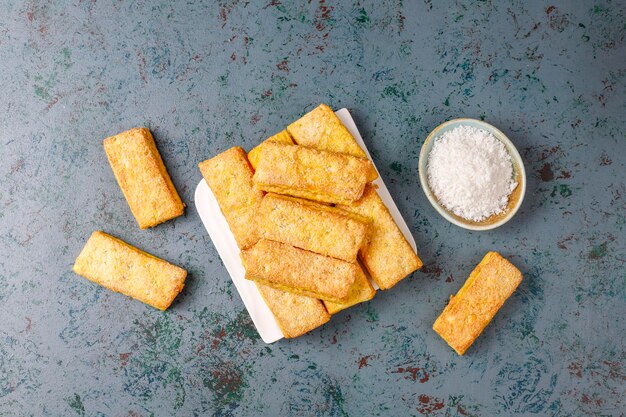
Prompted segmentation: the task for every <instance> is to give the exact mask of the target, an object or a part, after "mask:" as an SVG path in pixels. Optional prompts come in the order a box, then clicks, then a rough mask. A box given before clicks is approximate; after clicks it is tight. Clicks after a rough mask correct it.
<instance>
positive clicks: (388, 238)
mask: <svg viewBox="0 0 626 417" xmlns="http://www.w3.org/2000/svg"><path fill="white" fill-rule="evenodd" d="M337 207H339V208H341V209H344V210H348V211H352V212H354V213H357V214H360V215H361V216H364V217H366V218H368V219H370V236H369V242H368V243H367V244H365V245H364V246H363V247H362V248H361V250H360V251H359V257H360V259H361V261H362V262H363V264H364V265H365V267H366V268H367V271H368V272H369V273H370V275H371V276H372V279H373V280H374V281H375V282H376V284H378V286H379V287H380V289H382V290H387V289H389V288H391V287H393V286H394V285H396V284H397V283H398V282H399V281H401V280H402V279H403V278H404V277H406V276H407V275H409V274H410V273H412V272H414V271H416V270H418V269H420V268H421V267H422V261H421V260H420V258H419V257H418V256H417V255H416V254H415V252H414V251H413V248H412V247H411V245H410V244H409V242H407V240H406V239H405V237H404V235H403V234H402V231H400V229H399V228H398V225H397V224H396V222H395V221H394V220H393V217H391V213H389V210H388V209H387V207H386V206H385V203H383V201H382V200H381V198H380V196H379V195H378V193H377V192H376V189H375V188H374V187H373V186H372V185H368V186H367V187H366V188H365V192H364V193H363V198H361V199H360V200H359V201H357V202H356V203H354V204H352V205H349V206H346V205H338V206H337Z"/></svg>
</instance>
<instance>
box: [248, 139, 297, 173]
mask: <svg viewBox="0 0 626 417" xmlns="http://www.w3.org/2000/svg"><path fill="white" fill-rule="evenodd" d="M267 142H280V143H286V144H289V145H291V144H293V140H292V139H291V136H290V135H289V132H287V131H286V130H283V131H280V132H278V133H277V134H275V135H274V136H270V137H269V138H267V139H265V140H264V141H263V142H261V143H260V144H258V145H257V146H256V147H255V148H254V149H252V150H251V151H250V152H248V159H249V160H250V165H252V168H254V169H256V166H257V164H258V163H259V158H260V157H261V148H262V147H263V144H264V143H267Z"/></svg>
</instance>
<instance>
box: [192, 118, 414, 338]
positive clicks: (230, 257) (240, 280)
mask: <svg viewBox="0 0 626 417" xmlns="http://www.w3.org/2000/svg"><path fill="white" fill-rule="evenodd" d="M335 113H336V114H337V116H338V117H339V119H340V120H341V122H342V123H343V124H344V125H345V126H346V127H347V128H348V130H349V131H350V133H352V136H354V138H355V139H356V141H357V142H358V144H359V146H361V148H363V150H364V151H365V153H366V154H367V157H368V158H369V159H370V160H371V159H372V157H371V156H370V153H369V152H368V150H367V147H366V146H365V143H364V142H363V138H361V135H360V134H359V131H358V129H357V127H356V124H355V123H354V120H353V119H352V116H351V115H350V112H348V110H347V109H341V110H339V111H337V112H335ZM374 184H376V185H377V186H378V190H377V191H378V195H379V196H380V198H381V199H382V200H383V202H384V203H385V204H386V205H387V208H388V209H389V212H390V213H391V215H392V216H393V219H394V220H395V222H396V223H397V224H398V227H399V228H400V230H401V231H402V233H403V234H404V237H406V239H407V241H408V242H409V244H410V245H411V246H412V247H413V250H416V246H415V240H414V239H413V236H412V235H411V232H410V231H409V227H408V226H407V225H406V222H405V221H404V219H403V218H402V215H401V214H400V212H399V211H398V208H397V207H396V204H395V203H394V201H393V199H392V198H391V195H390V194H389V191H388V190H387V187H385V183H384V182H383V180H382V178H381V177H380V173H379V177H378V179H376V181H374ZM195 204H196V209H197V210H198V213H199V214H200V218H201V219H202V223H203V224H204V227H206V230H207V232H209V236H210V237H211V240H212V241H213V244H214V245H215V248H216V249H217V252H218V253H219V255H220V258H222V262H223V263H224V265H225V266H226V270H227V271H228V273H229V274H230V277H231V279H232V280H233V282H234V283H235V287H236V288H237V291H239V295H240V296H241V299H242V300H243V304H244V305H245V306H246V309H248V313H250V317H251V318H252V322H253V323H254V325H255V326H256V329H257V331H258V332H259V335H260V336H261V339H263V341H264V342H265V343H273V342H275V341H277V340H280V339H282V338H283V333H282V332H281V331H280V328H279V327H278V324H276V320H275V319H274V315H273V314H272V312H271V311H270V309H269V308H268V307H267V305H266V304H265V302H264V301H263V298H262V297H261V294H260V293H259V290H258V289H257V288H256V285H255V284H254V283H253V282H252V281H248V280H247V279H245V278H244V276H245V270H244V268H243V265H242V264H241V260H240V258H239V248H238V247H237V243H236V242H235V237H234V236H233V234H232V233H231V231H230V229H229V228H228V223H227V222H226V219H225V218H224V215H223V214H222V212H221V211H220V208H219V205H218V204H217V200H215V197H214V196H213V193H212V192H211V189H210V188H209V186H208V185H207V183H206V182H205V181H204V180H202V181H200V183H199V184H198V186H197V187H196V192H195ZM373 284H374V287H375V288H377V287H376V285H375V283H373Z"/></svg>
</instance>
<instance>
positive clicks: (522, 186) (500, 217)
mask: <svg viewBox="0 0 626 417" xmlns="http://www.w3.org/2000/svg"><path fill="white" fill-rule="evenodd" d="M461 125H465V126H472V127H476V128H478V129H483V130H486V131H487V132H489V133H491V134H492V135H493V136H494V137H495V138H496V139H498V140H499V141H500V142H502V144H504V146H505V148H506V150H507V152H508V153H509V155H510V156H511V162H512V163H513V175H514V178H515V181H516V182H517V187H516V188H515V190H513V192H512V193H511V195H510V196H509V203H508V205H507V207H506V209H505V210H504V211H503V212H502V213H500V214H496V215H492V216H490V217H488V218H486V219H484V220H482V221H479V222H475V221H472V220H467V219H464V218H462V217H460V216H457V215H456V214H454V213H452V212H451V211H449V210H448V209H446V208H445V207H444V206H443V205H442V204H441V203H439V201H438V200H437V197H436V196H435V194H434V193H433V192H432V190H431V189H430V185H429V184H428V174H427V167H428V155H429V154H430V151H431V149H432V147H433V144H434V143H435V138H436V137H438V136H440V135H441V134H443V133H444V132H446V131H448V130H452V129H454V128H455V127H458V126H461ZM419 176H420V183H421V184H422V190H424V193H425V194H426V197H427V198H428V201H430V204H432V206H433V207H434V208H435V210H437V212H439V214H441V215H442V216H443V217H444V218H445V219H446V220H448V221H449V222H450V223H453V224H456V225H457V226H459V227H463V228H465V229H469V230H490V229H495V228H496V227H499V226H502V225H503V224H504V223H506V222H508V221H509V220H511V218H512V217H513V216H514V215H515V213H517V210H519V208H520V206H521V205H522V200H524V194H525V193H526V171H525V170H524V162H523V161H522V157H521V156H520V154H519V152H517V149H516V148H515V145H513V143H512V142H511V141H510V140H509V138H507V137H506V135H505V134H504V133H502V132H501V131H500V130H499V129H497V128H496V127H494V126H492V125H490V124H489V123H486V122H483V121H481V120H476V119H466V118H463V119H454V120H450V121H448V122H445V123H443V124H441V125H439V126H437V127H436V128H435V130H433V131H432V132H430V135H428V137H427V138H426V141H425V142H424V144H423V145H422V150H421V151H420V157H419Z"/></svg>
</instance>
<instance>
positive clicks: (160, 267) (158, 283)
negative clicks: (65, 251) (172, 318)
mask: <svg viewBox="0 0 626 417" xmlns="http://www.w3.org/2000/svg"><path fill="white" fill-rule="evenodd" d="M73 270H74V272H76V273H77V274H78V275H81V276H83V277H85V278H87V279H88V280H90V281H93V282H95V283H97V284H100V285H102V286H103V287H106V288H108V289H110V290H113V291H116V292H120V293H122V294H125V295H128V296H129V297H133V298H135V299H137V300H139V301H142V302H144V303H146V304H149V305H151V306H153V307H155V308H158V309H159V310H165V309H167V308H168V307H169V306H170V304H172V301H174V298H176V296H177V295H178V293H180V292H181V290H182V289H183V286H184V285H185V278H186V277H187V271H185V270H184V269H182V268H180V267H178V266H176V265H173V264H171V263H169V262H166V261H164V260H162V259H159V258H156V257H154V256H152V255H150V254H148V253H146V252H143V251H141V250H139V249H137V248H135V247H133V246H131V245H129V244H128V243H125V242H123V241H121V240H119V239H117V238H114V237H113V236H111V235H108V234H106V233H104V232H101V231H95V232H93V234H92V235H91V237H90V238H89V240H88V241H87V243H86V244H85V247H84V248H83V250H82V251H81V252H80V254H79V255H78V258H76V262H75V263H74V267H73Z"/></svg>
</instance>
